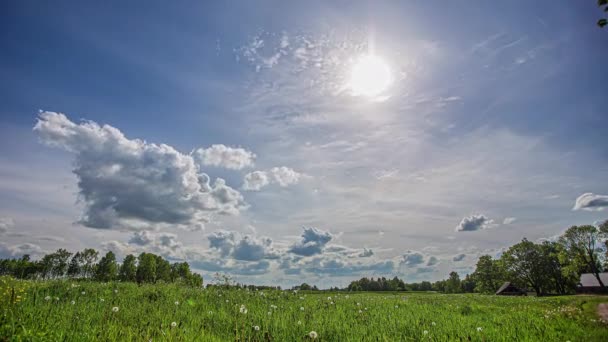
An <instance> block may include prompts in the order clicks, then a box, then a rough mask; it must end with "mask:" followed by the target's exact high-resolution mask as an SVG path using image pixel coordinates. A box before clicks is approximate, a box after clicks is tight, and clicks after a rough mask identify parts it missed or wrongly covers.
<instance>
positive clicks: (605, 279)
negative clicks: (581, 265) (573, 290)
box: [579, 272, 608, 287]
mask: <svg viewBox="0 0 608 342" xmlns="http://www.w3.org/2000/svg"><path fill="white" fill-rule="evenodd" d="M600 279H602V283H604V285H606V286H608V272H604V273H600ZM579 284H580V286H581V287H599V286H600V283H599V282H598V281H597V278H596V277H595V275H594V274H593V273H583V274H581V279H580V281H579Z"/></svg>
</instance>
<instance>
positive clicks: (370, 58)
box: [349, 55, 393, 97]
mask: <svg viewBox="0 0 608 342" xmlns="http://www.w3.org/2000/svg"><path fill="white" fill-rule="evenodd" d="M392 82H393V78H392V75H391V70H390V68H389V67H388V64H386V62H384V60H382V58H380V57H378V56H376V55H364V56H361V57H360V58H359V59H358V60H357V61H356V63H355V65H354V66H353V68H352V70H351V75H350V82H349V87H350V89H351V90H352V92H353V95H355V96H359V95H364V96H369V97H374V96H377V95H380V94H381V93H382V92H384V91H385V90H386V89H387V88H388V87H389V86H390V85H391V83H392Z"/></svg>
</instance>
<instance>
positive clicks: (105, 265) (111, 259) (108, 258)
mask: <svg viewBox="0 0 608 342" xmlns="http://www.w3.org/2000/svg"><path fill="white" fill-rule="evenodd" d="M117 275H118V266H117V265H116V256H115V255H114V253H113V252H112V251H109V252H108V253H106V255H105V256H104V257H103V258H101V260H99V264H97V267H96V268H95V279H96V280H99V281H111V280H116V277H117Z"/></svg>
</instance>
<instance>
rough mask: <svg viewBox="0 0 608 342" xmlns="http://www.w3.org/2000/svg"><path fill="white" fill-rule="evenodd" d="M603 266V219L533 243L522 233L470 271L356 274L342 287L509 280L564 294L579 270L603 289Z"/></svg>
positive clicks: (607, 248)
mask: <svg viewBox="0 0 608 342" xmlns="http://www.w3.org/2000/svg"><path fill="white" fill-rule="evenodd" d="M602 272H608V220H607V221H605V222H604V223H602V224H600V225H599V226H598V227H596V226H591V225H585V226H572V227H570V228H569V229H568V230H566V232H565V233H564V234H562V235H561V236H560V237H559V238H558V239H556V241H543V242H540V243H535V242H532V241H529V240H527V239H525V238H524V239H523V240H522V241H521V242H519V243H517V244H515V245H513V246H511V247H509V248H508V249H507V250H506V251H505V252H504V253H502V255H501V256H500V257H498V258H492V256H490V255H483V256H481V257H480V258H479V260H478V261H477V264H476V266H475V271H474V272H473V273H472V274H467V275H466V276H465V277H464V279H460V276H459V274H458V273H456V272H451V273H450V275H449V277H448V278H447V279H445V280H439V281H436V282H433V283H431V282H428V281H423V282H420V283H409V284H408V283H405V282H404V281H403V280H401V279H399V278H397V277H394V278H393V279H390V280H387V279H386V278H384V277H382V278H377V279H374V278H370V279H368V278H361V279H359V280H355V281H353V282H351V283H350V284H349V285H348V287H347V288H345V289H344V290H348V291H438V292H444V293H464V292H479V293H495V292H496V291H497V290H498V288H499V287H500V286H501V285H502V284H503V283H504V282H507V281H508V282H511V283H513V284H515V285H516V286H518V287H520V288H522V289H528V290H531V291H533V292H535V293H536V294H537V295H539V296H542V295H548V294H570V293H574V292H575V291H576V286H577V284H578V282H579V279H580V275H581V274H583V273H591V274H593V275H594V276H595V278H596V279H597V280H598V283H599V284H600V286H601V287H602V288H603V290H604V291H605V292H608V288H606V285H608V284H604V283H603V282H602V280H601V278H600V273H602Z"/></svg>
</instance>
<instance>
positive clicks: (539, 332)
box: [0, 278, 608, 342]
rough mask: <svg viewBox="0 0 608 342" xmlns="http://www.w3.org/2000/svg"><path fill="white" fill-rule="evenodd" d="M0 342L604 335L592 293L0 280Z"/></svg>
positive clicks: (606, 333)
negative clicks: (512, 293)
mask: <svg viewBox="0 0 608 342" xmlns="http://www.w3.org/2000/svg"><path fill="white" fill-rule="evenodd" d="M0 290H1V291H2V297H1V301H0V305H1V310H2V316H1V320H0V341H5V340H6V341H13V340H14V341H150V340H152V341H311V340H316V341H425V340H428V341H573V342H574V341H608V327H607V326H606V325H605V324H604V323H603V322H600V321H598V319H597V317H596V315H595V309H596V307H597V304H598V303H600V302H606V301H607V299H608V298H605V297H604V298H602V297H594V296H562V297H546V298H536V297H517V298H516V297H499V296H485V295H477V294H457V295H446V294H435V293H408V292H401V293H350V294H349V293H345V292H340V293H327V292H322V293H302V292H298V293H294V292H293V291H246V290H234V289H232V290H225V289H219V288H210V289H204V290H203V289H194V288H188V287H180V286H178V285H172V284H167V285H163V284H157V285H144V286H138V285H136V284H133V283H128V284H125V283H95V282H71V281H44V282H32V281H19V280H12V279H9V278H2V279H1V280H0Z"/></svg>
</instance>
